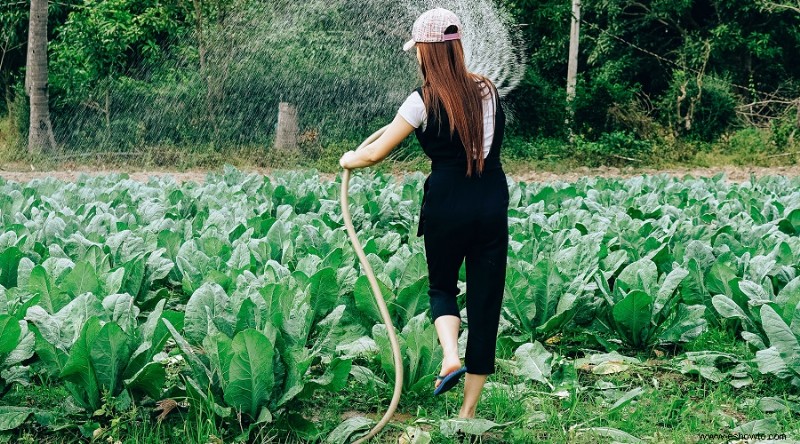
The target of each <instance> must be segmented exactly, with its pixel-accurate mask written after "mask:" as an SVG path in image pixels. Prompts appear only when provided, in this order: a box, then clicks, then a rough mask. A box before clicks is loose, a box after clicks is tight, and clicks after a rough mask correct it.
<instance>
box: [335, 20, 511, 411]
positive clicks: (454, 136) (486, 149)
mask: <svg viewBox="0 0 800 444" xmlns="http://www.w3.org/2000/svg"><path fill="white" fill-rule="evenodd" d="M461 28H462V27H461V23H460V21H459V20H458V17H456V16H455V14H453V13H452V12H450V11H448V10H446V9H441V8H437V9H433V10H430V11H427V12H425V13H424V14H422V15H421V16H420V17H419V18H418V19H417V21H416V22H415V23H414V27H413V33H412V36H413V39H412V40H411V41H409V42H408V43H406V45H405V46H404V49H405V50H406V51H408V50H409V49H411V48H412V47H414V46H416V48H417V60H418V61H419V64H420V68H421V71H422V76H423V80H424V82H423V86H422V88H418V89H417V90H415V91H414V92H413V93H412V94H411V95H410V96H409V97H408V99H407V100H406V101H405V103H403V105H402V106H401V107H400V110H399V111H398V114H397V116H396V117H395V119H394V121H392V123H391V124H389V125H388V126H387V127H386V129H385V131H384V133H383V134H382V135H381V136H380V137H379V138H378V139H377V140H375V141H374V142H373V143H371V144H369V145H366V146H364V147H362V148H360V149H359V150H357V151H349V152H347V153H345V154H344V155H343V156H342V158H341V160H340V161H339V163H340V164H341V166H342V167H343V168H347V169H354V168H363V167H367V166H370V165H374V164H376V163H378V162H380V161H381V160H383V159H384V158H385V157H386V156H387V155H388V154H389V153H390V152H391V150H392V149H393V148H394V147H396V146H397V145H398V144H399V143H400V142H401V141H402V140H403V139H405V138H406V137H407V136H408V135H409V134H411V132H412V131H416V136H417V138H418V140H419V142H420V145H422V148H423V150H424V151H425V153H426V154H427V155H428V156H429V157H430V158H431V160H432V163H431V174H430V175H429V176H428V178H427V180H426V181H425V187H424V188H425V193H424V196H423V200H422V210H421V215H420V224H419V229H418V232H417V236H424V241H425V255H426V258H427V262H428V273H429V276H430V289H429V291H428V295H429V298H430V304H431V320H432V321H433V323H434V325H435V326H436V331H437V333H438V336H439V343H440V344H441V346H442V349H443V351H444V360H443V362H442V370H441V372H440V375H439V376H438V377H437V381H436V382H435V387H436V390H435V391H434V394H437V395H438V394H440V393H443V392H445V391H447V390H449V389H450V388H452V387H453V386H454V385H455V384H456V383H457V382H458V379H459V377H460V375H461V374H463V373H466V375H467V376H466V382H465V389H464V403H463V404H462V406H461V411H460V412H459V417H460V418H474V417H475V409H476V407H477V403H478V400H479V398H480V394H481V391H482V389H483V385H484V383H485V382H486V378H487V376H488V375H490V374H492V373H494V372H495V349H496V346H497V330H498V323H499V320H500V307H501V304H502V298H503V289H504V283H505V274H506V260H507V255H508V187H507V184H506V176H505V173H504V172H503V169H502V166H501V163H500V148H501V145H502V142H503V131H504V127H505V115H504V113H503V109H502V107H501V106H500V104H499V97H498V94H497V90H496V88H495V87H494V85H493V84H492V82H491V81H489V80H488V79H486V78H485V77H483V76H479V75H476V74H472V73H470V72H468V71H467V69H466V65H465V63H464V51H463V48H462V45H461V40H460V39H461ZM465 259H466V275H467V296H466V306H467V323H468V327H469V333H468V336H467V349H466V353H465V357H464V360H465V363H466V366H465V367H462V365H461V360H460V358H459V353H458V332H459V328H460V325H461V317H460V312H459V309H458V305H457V303H456V297H457V296H458V294H459V289H458V286H457V283H458V273H459V269H460V268H461V264H462V263H463V262H464V260H465Z"/></svg>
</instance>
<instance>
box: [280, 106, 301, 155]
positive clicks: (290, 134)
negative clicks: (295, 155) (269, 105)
mask: <svg viewBox="0 0 800 444" xmlns="http://www.w3.org/2000/svg"><path fill="white" fill-rule="evenodd" d="M297 133H298V126H297V106H295V105H293V104H291V103H288V102H280V103H279V104H278V129H277V131H276V132H275V149H278V150H286V151H293V150H296V149H297Z"/></svg>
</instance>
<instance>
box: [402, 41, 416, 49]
mask: <svg viewBox="0 0 800 444" xmlns="http://www.w3.org/2000/svg"><path fill="white" fill-rule="evenodd" d="M416 44H417V42H415V41H414V39H411V40H409V41H407V42H406V44H405V45H403V51H409V50H411V48H413V47H414V46H415V45H416Z"/></svg>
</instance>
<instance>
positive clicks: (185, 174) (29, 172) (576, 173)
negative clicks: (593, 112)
mask: <svg viewBox="0 0 800 444" xmlns="http://www.w3.org/2000/svg"><path fill="white" fill-rule="evenodd" d="M242 170H243V171H245V172H252V173H258V174H264V175H270V174H272V173H273V171H274V170H272V169H269V168H244V169H242ZM209 171H211V170H199V169H198V170H186V171H169V170H152V171H150V170H141V169H139V170H136V169H89V168H81V169H69V168H66V169H58V170H52V171H38V170H36V169H34V168H33V167H32V166H26V165H21V164H14V165H3V166H0V177H2V178H3V179H6V180H9V181H14V182H27V181H29V180H33V179H39V178H45V177H53V178H56V179H58V180H62V181H75V180H76V179H77V178H78V177H79V176H80V175H81V174H88V175H102V174H110V173H123V172H124V173H127V174H128V175H129V176H130V178H131V179H134V180H138V181H143V182H146V181H147V180H148V178H149V177H150V176H163V175H171V176H172V177H174V178H175V180H176V181H178V182H186V181H194V182H198V183H200V182H203V181H204V180H205V176H206V173H207V172H209ZM719 173H724V174H725V178H726V180H728V181H730V182H737V183H741V182H746V181H748V180H750V176H751V175H755V176H756V177H757V178H758V177H763V176H768V175H782V176H788V177H797V176H800V165H792V166H782V167H751V166H732V165H731V166H719V167H711V168H670V169H660V170H656V169H645V168H637V169H634V168H615V167H600V168H587V167H581V168H576V169H575V170H573V171H570V172H566V173H562V172H550V171H526V172H517V173H512V174H509V176H510V177H511V178H512V179H513V180H515V181H518V182H554V181H563V182H575V181H576V180H578V179H581V178H583V177H587V176H588V177H606V178H628V177H634V176H640V175H651V176H652V175H656V174H668V175H670V176H673V177H677V178H682V177H684V176H686V175H690V176H692V177H696V178H698V177H713V176H715V175H717V174H719ZM394 174H397V175H399V174H402V173H401V172H399V171H398V172H395V173H394ZM320 178H321V179H323V180H331V181H332V180H335V178H336V174H332V173H320Z"/></svg>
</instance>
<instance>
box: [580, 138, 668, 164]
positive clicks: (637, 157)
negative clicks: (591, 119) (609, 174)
mask: <svg viewBox="0 0 800 444" xmlns="http://www.w3.org/2000/svg"><path fill="white" fill-rule="evenodd" d="M652 152H653V145H652V143H651V142H648V141H645V140H639V139H637V138H636V136H634V135H633V134H631V133H628V132H623V131H614V132H610V133H605V134H602V135H601V136H600V138H599V139H598V140H597V141H596V142H594V141H588V140H586V139H584V138H582V137H579V138H577V140H576V149H575V157H576V158H577V159H578V160H579V161H581V162H582V163H583V164H584V165H586V166H593V167H596V166H601V165H630V164H631V162H636V163H637V164H639V163H647V162H650V161H651V158H652V156H651V155H652Z"/></svg>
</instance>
